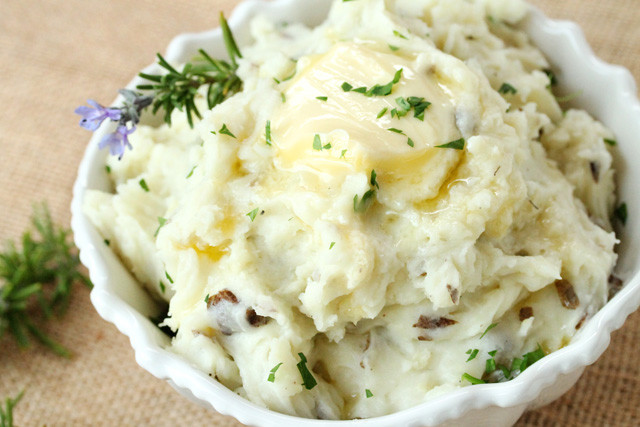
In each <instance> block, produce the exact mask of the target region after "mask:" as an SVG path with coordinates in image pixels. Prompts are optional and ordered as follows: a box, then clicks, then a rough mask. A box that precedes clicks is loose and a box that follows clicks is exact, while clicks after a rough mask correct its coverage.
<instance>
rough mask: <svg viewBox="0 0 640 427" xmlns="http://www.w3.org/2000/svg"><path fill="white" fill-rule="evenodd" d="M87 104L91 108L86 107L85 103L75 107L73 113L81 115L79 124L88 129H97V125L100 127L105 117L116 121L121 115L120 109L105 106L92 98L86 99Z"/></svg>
mask: <svg viewBox="0 0 640 427" xmlns="http://www.w3.org/2000/svg"><path fill="white" fill-rule="evenodd" d="M87 104H89V105H91V106H92V107H93V108H92V107H87V106H86V105H81V106H80V107H78V108H76V111H75V113H76V114H80V115H81V116H82V119H81V120H80V126H82V127H83V128H85V129H88V130H90V131H94V130H96V129H98V127H100V125H101V124H102V122H103V121H104V120H105V119H111V120H113V121H118V120H120V117H121V116H122V112H121V111H120V109H118V108H105V107H103V106H102V105H100V104H98V103H97V102H96V101H94V100H93V99H89V100H87Z"/></svg>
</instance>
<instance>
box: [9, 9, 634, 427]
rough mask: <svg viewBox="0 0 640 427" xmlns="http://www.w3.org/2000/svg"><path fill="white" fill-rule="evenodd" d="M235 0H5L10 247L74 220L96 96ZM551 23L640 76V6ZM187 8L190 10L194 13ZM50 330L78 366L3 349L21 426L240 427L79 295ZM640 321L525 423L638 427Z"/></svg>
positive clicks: (569, 13)
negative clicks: (170, 375)
mask: <svg viewBox="0 0 640 427" xmlns="http://www.w3.org/2000/svg"><path fill="white" fill-rule="evenodd" d="M237 3H238V1H237V0H190V1H188V2H187V1H184V2H179V1H175V0H154V1H151V0H144V1H143V0H138V1H136V2H131V1H125V0H109V1H103V0H65V1H53V0H0V105H1V106H2V109H1V111H0V214H1V220H0V239H2V240H5V239H7V238H15V237H16V236H18V234H19V233H20V232H21V230H23V229H24V227H25V226H26V225H27V224H28V217H29V215H30V212H31V205H32V203H33V202H35V201H41V200H47V201H48V202H49V205H50V207H51V210H52V213H53V215H54V218H55V219H56V221H58V222H59V223H63V224H68V222H69V217H70V214H69V204H70V201H71V189H72V185H73V181H74V179H75V175H76V169H77V166H78V163H79V161H80V158H81V156H82V153H83V150H84V148H85V145H86V143H87V141H88V139H89V136H90V134H89V132H87V131H85V130H83V129H80V128H79V127H78V126H77V122H78V117H77V116H75V115H74V114H73V110H74V108H75V107H76V106H78V105H80V104H83V103H84V102H85V100H86V99H87V98H94V99H96V100H99V101H102V102H104V103H108V102H110V101H111V100H112V99H113V98H114V96H115V93H116V91H117V89H118V88H120V87H122V86H123V85H125V84H126V83H127V82H128V81H129V80H130V79H131V78H132V76H133V75H134V74H135V73H136V71H137V70H139V69H140V68H142V67H143V66H145V65H147V64H148V63H150V62H152V61H153V55H154V53H155V52H156V51H164V49H165V47H166V46H167V44H168V42H169V40H170V39H171V38H172V37H173V36H174V35H176V34H178V33H181V32H186V31H201V30H205V29H209V28H210V27H212V26H214V25H216V21H217V12H218V10H224V11H225V12H226V13H227V15H228V13H229V12H230V11H231V10H232V9H233V7H234V6H235V5H236V4H237ZM533 3H534V4H536V5H537V6H538V7H540V8H542V9H543V10H544V11H545V12H546V13H547V14H548V15H549V16H552V17H557V18H568V19H572V20H575V21H577V22H578V23H579V24H580V25H581V26H582V28H583V30H584V31H585V33H586V35H587V38H588V40H589V42H590V43H591V45H592V46H593V48H594V50H595V51H596V53H597V54H598V55H599V56H600V57H602V58H603V59H605V60H607V61H610V62H614V63H619V64H622V65H624V66H626V67H628V68H629V69H630V70H631V71H632V72H633V74H634V75H635V77H636V79H639V78H640V47H639V45H640V4H639V3H638V0H608V1H601V0H564V1H558V0H535V1H533ZM187 4H188V6H187ZM48 331H49V332H50V333H51V334H52V335H53V336H54V337H55V338H56V339H57V340H59V341H60V342H62V343H64V344H65V345H66V346H68V347H69V348H71V349H72V350H73V351H74V353H75V356H74V357H73V358H72V359H71V360H65V359H61V358H58V357H56V356H54V355H52V354H51V353H49V352H47V351H45V350H44V349H43V348H42V347H40V346H34V347H33V348H32V349H31V350H29V351H20V350H18V348H17V347H16V346H15V345H14V344H13V342H12V341H10V340H7V339H5V340H3V341H1V342H0V398H4V397H6V396H9V395H15V394H17V393H18V392H19V391H20V390H23V389H25V390H26V394H25V396H24V399H23V401H22V402H21V403H20V404H19V405H18V407H17V408H16V411H15V417H16V422H17V424H18V425H20V426H42V425H44V424H46V425H48V426H62V425H96V426H97V425H105V426H116V425H117V426H124V425H136V426H138V425H141V426H144V425H154V426H176V425H179V426H191V425H211V426H238V425H239V423H237V422H236V421H234V420H233V419H231V418H229V417H223V416H220V415H218V414H215V413H212V412H209V411H207V410H205V409H202V408H200V407H198V406H197V405H195V404H192V403H190V402H188V401H187V400H186V399H184V398H182V397H181V396H180V395H179V394H177V393H176V392H174V391H173V389H171V387H169V386H168V385H167V384H166V383H165V382H164V381H161V380H158V379H156V378H154V377H152V376H151V375H150V374H148V373H147V372H146V371H144V370H143V369H142V368H140V367H138V366H137V364H136V363H135V360H134V355H133V351H132V349H131V347H130V346H129V342H128V340H127V339H126V337H125V336H124V335H121V334H120V333H119V332H118V331H117V330H116V329H115V327H113V326H112V325H111V324H108V323H106V322H105V321H103V320H102V319H101V318H100V317H98V315H97V314H96V313H95V311H94V309H93V307H92V306H91V304H90V302H89V293H88V291H87V290H86V289H83V288H81V287H77V288H76V292H75V296H74V298H73V300H72V302H71V307H70V311H69V313H68V315H67V316H66V317H64V318H63V319H62V320H61V321H55V322H52V323H51V325H50V326H49V327H48ZM639 342H640V314H638V313H636V314H634V315H632V316H631V317H630V318H629V320H628V321H627V323H626V324H625V326H624V327H623V328H622V330H620V331H618V332H616V333H614V334H613V339H612V343H611V346H610V348H609V349H608V350H607V352H606V353H605V354H604V356H603V357H602V358H601V359H600V360H599V361H598V362H597V363H596V364H595V365H594V366H592V367H589V368H587V370H586V372H585V374H584V376H583V377H582V378H581V379H580V381H579V382H578V384H577V385H576V387H575V388H574V389H573V390H572V391H571V392H569V393H568V394H566V395H565V396H564V397H562V398H561V399H559V400H558V401H556V402H555V403H553V404H551V405H549V406H548V407H546V408H542V409H540V410H537V411H533V412H530V413H527V414H526V415H524V416H523V418H522V419H521V420H520V422H519V423H518V425H519V426H542V425H545V426H546V425H561V426H578V425H580V426H583V425H587V426H591V425H592V426H602V425H610V426H626V425H628V426H631V425H640V412H639V410H638V406H640V372H639V366H640V363H638V361H637V354H638V350H639V349H640V344H639Z"/></svg>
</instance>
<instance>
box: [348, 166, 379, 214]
mask: <svg viewBox="0 0 640 427" xmlns="http://www.w3.org/2000/svg"><path fill="white" fill-rule="evenodd" d="M377 177H378V175H377V174H376V171H375V170H373V169H372V170H371V177H370V179H369V184H371V188H370V189H369V190H367V192H365V193H364V194H363V195H362V198H359V197H358V195H357V194H356V195H355V196H353V211H354V212H357V213H363V212H366V211H367V209H369V206H371V203H373V198H374V197H375V195H376V189H378V188H380V186H379V185H378V181H377Z"/></svg>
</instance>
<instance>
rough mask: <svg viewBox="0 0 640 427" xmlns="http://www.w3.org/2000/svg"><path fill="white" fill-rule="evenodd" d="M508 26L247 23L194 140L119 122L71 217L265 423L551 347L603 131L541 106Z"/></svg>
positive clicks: (584, 265)
mask: <svg viewBox="0 0 640 427" xmlns="http://www.w3.org/2000/svg"><path fill="white" fill-rule="evenodd" d="M526 12H527V8H526V5H525V4H524V3H521V2H520V1H514V0H508V1H507V0H476V1H465V0H395V1H394V0H387V1H383V0H355V1H350V2H343V1H339V0H336V2H335V3H334V5H333V7H332V10H331V12H330V15H329V17H328V19H327V20H326V22H325V23H323V24H322V25H320V26H319V27H317V28H314V29H309V28H305V27H303V26H300V25H283V24H276V23H272V22H269V21H267V20H266V19H262V18H257V19H255V20H254V21H253V23H252V27H251V28H252V34H253V36H254V39H255V43H254V44H253V45H251V46H244V47H243V48H242V52H243V55H244V59H242V60H241V61H240V68H239V70H238V73H239V75H240V77H241V79H242V80H243V82H244V88H243V90H242V92H240V93H238V94H237V95H235V96H233V97H231V98H230V99H228V100H226V101H225V102H224V103H222V104H220V105H218V106H217V107H215V108H214V109H213V110H212V111H210V112H208V113H207V114H206V115H205V117H204V119H203V120H202V121H201V122H199V123H198V124H197V125H196V127H195V129H194V130H192V129H190V128H189V127H188V125H187V124H186V121H185V119H184V117H183V116H182V115H181V114H176V115H174V118H173V126H171V127H167V126H166V125H163V126H160V127H158V128H151V127H144V126H141V127H140V128H139V129H138V130H137V131H136V132H135V134H133V135H132V144H133V146H134V149H133V150H132V151H131V152H127V154H126V155H125V156H124V158H123V160H122V161H117V160H116V159H110V160H109V165H110V168H111V177H112V179H113V182H114V185H115V193H114V194H107V193H103V192H97V191H92V192H89V193H88V194H87V195H86V211H87V213H88V215H89V216H90V217H91V219H92V220H93V222H94V223H95V224H96V226H97V227H98V229H99V230H100V232H101V233H102V234H103V236H104V237H105V238H106V239H109V240H110V241H111V246H112V247H113V248H114V250H116V251H117V252H118V253H119V254H120V256H121V258H122V260H123V261H124V262H125V263H126V265H127V266H128V267H129V268H130V269H131V271H132V272H133V273H134V274H135V275H136V277H137V278H138V279H139V281H140V282H141V283H144V284H145V285H146V286H147V287H148V288H149V289H150V291H151V292H153V293H154V294H156V295H157V296H158V297H159V298H163V299H165V300H167V301H170V305H169V316H168V318H167V319H166V321H165V323H166V324H167V325H169V326H170V327H171V328H172V329H173V330H174V331H176V332H177V336H176V337H175V338H174V340H173V342H172V350H173V351H175V352H177V353H180V354H182V355H184V357H186V358H187V359H188V360H190V361H191V362H192V363H193V364H195V365H196V366H198V367H199V368H200V369H202V370H203V371H205V372H207V373H209V374H210V375H211V376H212V377H214V378H215V379H217V380H218V381H220V382H221V383H222V384H224V385H225V386H227V387H229V388H230V389H232V390H234V391H235V392H237V393H238V394H240V395H242V396H245V397H246V398H248V399H249V400H251V401H253V402H256V403H258V404H261V405H263V406H265V407H268V408H270V409H273V410H276V411H280V412H284V413H287V414H294V415H299V416H303V417H310V418H328V419H341V418H342V419H344V418H356V417H373V416H378V415H384V414H388V413H391V412H394V411H398V410H401V409H405V408H408V407H411V406H413V405H416V404H419V403H421V402H424V401H425V400H427V399H429V398H431V397H433V396H436V395H439V394H441V393H443V392H446V391H449V390H452V389H455V388H458V387H462V386H466V385H469V381H468V380H469V379H472V380H473V378H477V379H480V378H482V377H483V375H484V379H485V380H487V381H495V380H505V379H508V378H510V377H513V376H515V375H517V373H518V372H519V371H520V369H518V368H519V366H520V365H519V364H520V362H518V360H521V359H522V356H523V355H524V354H527V353H531V352H534V353H537V354H538V357H539V356H540V355H541V354H542V353H548V352H551V351H554V350H557V349H559V348H561V347H563V346H564V345H566V344H567V343H568V342H569V341H570V340H571V337H572V336H573V335H574V334H575V333H576V331H577V330H578V329H579V328H580V326H581V325H582V323H583V322H584V321H585V319H588V318H589V317H590V316H592V315H593V314H594V313H595V312H596V311H597V310H598V309H599V308H600V307H601V306H602V305H603V304H604V303H605V302H606V300H607V279H608V277H609V275H610V273H611V270H612V268H613V266H614V264H615V261H616V255H615V253H614V252H613V247H614V244H615V243H616V238H615V236H614V234H613V233H612V232H611V226H610V223H609V217H610V215H611V212H612V207H613V203H614V195H613V194H614V184H613V173H614V172H613V170H612V165H611V155H610V153H609V152H608V147H607V145H606V144H605V143H604V139H611V138H613V135H612V134H611V132H610V131H609V130H607V129H606V128H604V127H603V126H602V125H601V124H599V123H598V122H596V121H595V120H594V119H592V118H591V117H590V116H589V115H588V114H587V113H585V112H582V111H575V110H571V111H567V112H563V111H562V110H561V108H560V107H559V105H558V103H557V102H556V100H555V98H554V96H553V94H552V93H551V91H550V89H549V85H550V80H549V76H548V75H547V73H545V70H547V69H548V68H549V64H548V63H547V61H546V60H545V58H544V57H543V55H542V54H541V53H540V52H539V51H538V50H537V49H536V48H535V47H533V46H532V45H531V44H530V42H529V41H528V39H527V37H526V36H525V35H524V33H522V32H521V31H519V30H517V29H516V26H515V25H516V24H517V22H518V21H519V20H521V19H522V18H523V17H524V16H525V15H526ZM141 180H144V183H145V184H146V185H141ZM144 187H148V191H146V189H145V188H144ZM495 350H497V352H494V351H495ZM487 359H493V360H494V363H496V365H504V366H505V367H506V371H504V370H502V369H500V368H498V369H497V370H495V371H494V372H491V373H489V374H486V373H484V372H485V368H486V367H487V363H486V360H487ZM514 360H515V361H516V362H515V363H514ZM531 361H532V360H531ZM491 363H492V362H489V365H490V364H491ZM512 368H513V369H512ZM489 370H490V371H491V369H489ZM463 374H467V375H465V376H464V378H465V379H463Z"/></svg>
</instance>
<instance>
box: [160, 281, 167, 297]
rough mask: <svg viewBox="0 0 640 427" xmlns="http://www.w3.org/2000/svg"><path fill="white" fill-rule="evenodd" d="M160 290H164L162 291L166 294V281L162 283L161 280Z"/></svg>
mask: <svg viewBox="0 0 640 427" xmlns="http://www.w3.org/2000/svg"><path fill="white" fill-rule="evenodd" d="M160 290H161V291H162V293H163V294H164V292H165V291H166V290H167V288H166V286H165V285H164V283H162V280H161V281H160Z"/></svg>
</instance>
